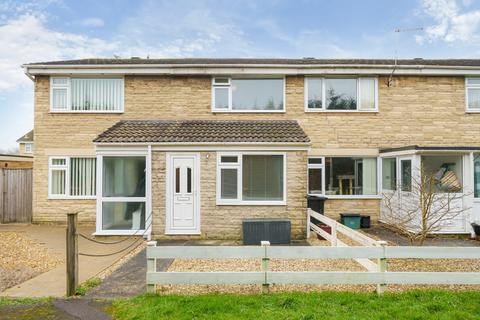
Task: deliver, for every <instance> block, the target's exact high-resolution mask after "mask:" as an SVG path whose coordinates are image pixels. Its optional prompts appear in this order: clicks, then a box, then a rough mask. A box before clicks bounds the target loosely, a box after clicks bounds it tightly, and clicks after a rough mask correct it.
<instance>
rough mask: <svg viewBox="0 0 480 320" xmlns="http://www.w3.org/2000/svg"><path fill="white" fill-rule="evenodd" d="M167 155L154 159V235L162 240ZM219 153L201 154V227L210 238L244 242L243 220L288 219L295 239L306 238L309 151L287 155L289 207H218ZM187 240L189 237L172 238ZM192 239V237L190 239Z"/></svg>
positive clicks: (161, 154)
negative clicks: (217, 156)
mask: <svg viewBox="0 0 480 320" xmlns="http://www.w3.org/2000/svg"><path fill="white" fill-rule="evenodd" d="M165 158H166V154H165V152H154V153H153V156H152V159H153V162H152V165H153V166H152V176H153V179H152V199H153V200H152V209H153V233H154V237H155V238H162V237H165V236H164V232H165V217H166V212H165V207H166V199H165V179H166V177H165V172H166V170H165V169H166V168H165V163H166V161H165ZM216 159H217V158H216V153H215V152H201V153H200V192H201V194H200V198H201V207H200V220H201V221H200V226H201V233H202V234H201V236H199V237H197V238H208V239H240V238H241V230H242V229H241V227H242V220H243V219H247V218H288V219H290V220H291V222H292V239H302V238H303V237H305V230H306V198H305V194H306V192H307V191H306V175H305V172H306V170H307V153H306V151H298V152H287V160H286V161H287V205H285V206H245V205H217V204H216V161H217V160H216ZM170 237H174V238H185V236H170ZM187 238H191V237H187Z"/></svg>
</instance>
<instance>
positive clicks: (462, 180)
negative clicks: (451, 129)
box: [380, 146, 480, 234]
mask: <svg viewBox="0 0 480 320" xmlns="http://www.w3.org/2000/svg"><path fill="white" fill-rule="evenodd" d="M380 161H381V165H380V168H381V185H382V190H381V191H380V192H381V195H382V202H381V209H380V221H382V222H384V223H387V224H395V225H398V224H401V223H402V224H405V225H408V226H409V228H408V229H411V230H415V229H417V228H420V227H421V226H422V223H426V224H428V225H429V226H431V233H453V234H459V233H473V230H472V227H471V223H472V222H477V223H478V222H480V147H421V146H408V147H402V148H390V149H381V150H380Z"/></svg>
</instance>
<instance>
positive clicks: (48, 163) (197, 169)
mask: <svg viewBox="0 0 480 320" xmlns="http://www.w3.org/2000/svg"><path fill="white" fill-rule="evenodd" d="M24 70H25V73H26V74H27V75H28V76H29V77H31V79H32V80H33V81H34V83H35V124H34V130H35V138H34V143H35V150H34V198H33V211H34V212H33V220H34V221H35V222H39V223H41V222H64V221H65V219H66V215H65V213H67V212H72V211H79V212H80V215H79V219H80V221H81V222H85V223H95V224H96V230H97V234H101V235H128V234H138V232H142V231H145V230H146V231H147V232H149V233H151V234H152V235H153V236H154V237H170V236H189V237H190V236H195V237H202V238H239V237H241V223H242V220H244V219H247V218H260V217H262V218H288V219H290V221H291V223H292V237H293V238H302V237H304V236H305V231H306V207H307V200H306V197H307V195H322V196H325V197H326V198H327V200H326V202H325V214H326V215H328V216H331V217H337V216H338V215H339V214H340V213H343V212H356V213H361V214H365V215H370V216H371V218H372V220H373V221H374V222H376V221H378V220H379V219H380V220H381V212H382V205H381V203H382V196H383V195H384V194H385V193H388V192H389V193H398V197H402V196H405V194H408V192H409V190H410V189H411V184H412V181H411V177H412V171H413V170H414V168H415V167H419V166H420V165H425V167H428V168H429V170H432V171H435V172H437V171H438V172H439V171H441V170H443V171H444V172H445V171H447V172H448V173H449V174H450V176H451V177H453V179H454V182H455V183H456V184H457V185H460V186H461V187H460V188H457V189H456V192H457V193H465V194H467V196H466V197H465V198H464V199H463V200H462V203H460V204H459V205H461V206H463V207H464V208H465V209H466V210H465V212H463V213H462V214H461V215H459V216H456V217H454V218H452V219H451V221H449V222H448V223H446V224H445V225H444V226H443V227H442V232H446V233H470V232H471V227H470V223H471V222H472V221H476V220H479V219H480V159H479V157H478V156H479V154H480V153H479V152H480V140H479V133H480V114H479V112H480V60H423V59H413V60H398V61H394V60H336V59H335V60H333V59H332V60H328V59H327V60H320V59H137V58H135V59H134V58H132V59H84V60H70V61H56V62H44V63H32V64H27V65H24ZM439 178H441V177H439ZM440 180H441V179H440ZM438 188H439V190H438V192H443V191H445V190H442V186H441V185H439V186H438Z"/></svg>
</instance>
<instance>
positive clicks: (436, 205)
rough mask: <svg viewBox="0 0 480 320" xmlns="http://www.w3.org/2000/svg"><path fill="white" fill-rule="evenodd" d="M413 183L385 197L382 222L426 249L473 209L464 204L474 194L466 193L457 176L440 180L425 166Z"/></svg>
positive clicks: (398, 187)
mask: <svg viewBox="0 0 480 320" xmlns="http://www.w3.org/2000/svg"><path fill="white" fill-rule="evenodd" d="M410 180H411V183H410V184H409V185H408V184H407V185H406V186H405V185H403V186H400V185H398V186H397V188H396V191H395V192H393V191H392V192H384V193H383V204H384V207H385V209H386V210H385V211H384V212H383V214H384V216H383V217H382V218H383V220H385V222H386V223H387V227H388V228H390V229H392V230H393V231H395V232H397V233H399V234H401V235H403V236H405V237H407V238H408V239H409V241H410V243H411V244H418V245H423V244H424V242H425V240H426V238H427V237H428V235H430V234H432V233H435V232H438V231H440V230H441V228H442V225H444V224H445V222H446V221H448V220H451V219H455V218H456V217H457V216H459V215H461V214H462V213H463V212H465V211H467V210H469V209H470V208H468V207H465V206H464V201H463V200H464V198H465V197H467V196H469V195H470V194H471V192H468V191H466V190H462V189H463V188H462V186H461V184H460V183H459V181H458V180H457V179H456V178H455V176H454V175H451V174H450V176H448V177H447V176H443V177H439V175H438V173H435V172H429V171H427V170H425V167H424V166H423V165H422V167H421V169H417V170H414V173H413V174H412V176H411V179H410ZM402 188H403V190H402Z"/></svg>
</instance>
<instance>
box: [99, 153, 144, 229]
mask: <svg viewBox="0 0 480 320" xmlns="http://www.w3.org/2000/svg"><path fill="white" fill-rule="evenodd" d="M98 162H99V176H101V179H99V186H98V189H99V194H98V198H97V215H98V217H97V232H106V233H122V232H125V233H131V232H139V231H141V230H145V228H146V226H145V221H146V219H145V216H146V205H147V201H146V199H147V197H146V186H147V182H146V157H145V156H137V155H128V156H110V155H108V156H106V155H105V156H99V159H98ZM100 190H101V191H100ZM100 221H101V223H100Z"/></svg>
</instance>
